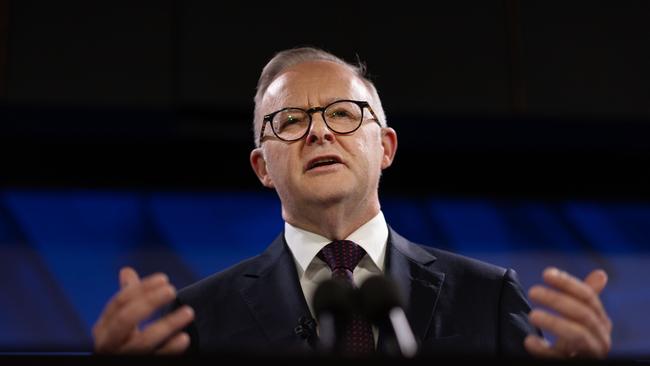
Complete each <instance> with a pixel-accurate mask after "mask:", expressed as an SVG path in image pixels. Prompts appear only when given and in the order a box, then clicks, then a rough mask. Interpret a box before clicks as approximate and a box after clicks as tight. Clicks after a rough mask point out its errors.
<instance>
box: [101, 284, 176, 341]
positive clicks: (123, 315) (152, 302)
mask: <svg viewBox="0 0 650 366" xmlns="http://www.w3.org/2000/svg"><path fill="white" fill-rule="evenodd" d="M175 296H176V290H175V289H174V287H173V286H171V285H169V284H167V285H164V286H162V287H160V288H158V289H156V290H153V291H149V292H147V293H145V294H142V295H141V296H138V297H136V298H134V299H133V301H131V302H129V303H128V304H127V305H125V306H123V307H122V308H120V309H119V310H117V311H116V312H115V313H114V314H113V315H112V316H111V317H110V318H107V319H106V320H105V322H104V324H103V326H102V329H101V334H100V337H101V341H103V342H104V346H105V347H108V348H109V349H113V348H115V347H117V346H118V345H121V344H123V343H124V342H125V341H126V339H127V338H128V336H129V335H130V334H131V333H132V332H133V330H134V329H135V328H136V327H137V325H138V324H139V323H140V322H142V321H143V320H145V319H146V318H148V317H150V316H151V315H152V314H153V312H154V311H156V310H157V309H159V308H160V307H162V306H163V305H165V304H167V303H169V302H170V301H172V300H173V299H174V298H175Z"/></svg>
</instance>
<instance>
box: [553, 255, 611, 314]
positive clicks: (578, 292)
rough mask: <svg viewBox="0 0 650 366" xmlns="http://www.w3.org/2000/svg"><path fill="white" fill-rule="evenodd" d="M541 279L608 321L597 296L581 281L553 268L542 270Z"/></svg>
mask: <svg viewBox="0 0 650 366" xmlns="http://www.w3.org/2000/svg"><path fill="white" fill-rule="evenodd" d="M543 277H544V282H546V283H547V284H549V285H551V286H552V287H555V288H556V289H558V290H561V291H563V292H566V293H568V294H571V295H573V296H574V297H576V298H578V299H579V300H580V301H582V302H583V303H585V304H587V305H589V306H590V307H591V308H592V309H594V310H595V311H596V314H598V316H599V317H600V318H601V319H603V320H605V319H609V318H608V317H607V313H606V312H605V309H604V308H603V304H602V303H601V302H600V298H599V297H598V294H597V293H596V292H595V291H594V290H593V289H592V288H591V287H590V286H587V284H585V283H584V282H582V281H581V280H579V279H577V278H575V277H573V276H572V275H570V274H568V273H566V272H564V271H560V270H559V269H557V268H554V267H550V268H547V269H546V270H544V274H543Z"/></svg>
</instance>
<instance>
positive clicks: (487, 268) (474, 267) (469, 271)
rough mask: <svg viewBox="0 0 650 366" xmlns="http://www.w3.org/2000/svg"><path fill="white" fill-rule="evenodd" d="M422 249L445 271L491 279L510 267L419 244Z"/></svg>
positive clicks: (504, 272)
mask: <svg viewBox="0 0 650 366" xmlns="http://www.w3.org/2000/svg"><path fill="white" fill-rule="evenodd" d="M419 246H420V247H421V248H422V249H424V250H426V251H428V252H429V253H431V254H432V255H434V256H435V257H436V258H437V260H436V262H435V266H436V267H437V268H439V269H440V270H442V271H444V272H445V273H457V274H464V275H468V276H479V277H484V278H491V279H500V278H503V276H504V275H506V273H507V272H508V271H512V270H511V269H507V268H505V267H502V266H499V265H495V264H492V263H488V262H485V261H483V260H480V259H476V258H472V257H469V256H466V255H462V254H459V253H453V252H450V251H448V250H444V249H438V248H433V247H427V246H424V245H419Z"/></svg>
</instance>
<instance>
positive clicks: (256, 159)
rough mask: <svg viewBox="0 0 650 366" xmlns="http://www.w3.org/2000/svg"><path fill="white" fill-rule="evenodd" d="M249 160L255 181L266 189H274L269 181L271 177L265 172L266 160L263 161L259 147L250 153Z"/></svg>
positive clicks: (262, 152)
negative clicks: (255, 176) (257, 180)
mask: <svg viewBox="0 0 650 366" xmlns="http://www.w3.org/2000/svg"><path fill="white" fill-rule="evenodd" d="M250 160H251V166H252V167H253V171H254V172H255V175H257V179H259V180H260V182H262V185H264V187H267V188H274V186H273V180H271V176H270V175H269V172H268V171H267V170H266V160H264V151H262V148H261V147H258V148H255V149H253V151H251V156H250Z"/></svg>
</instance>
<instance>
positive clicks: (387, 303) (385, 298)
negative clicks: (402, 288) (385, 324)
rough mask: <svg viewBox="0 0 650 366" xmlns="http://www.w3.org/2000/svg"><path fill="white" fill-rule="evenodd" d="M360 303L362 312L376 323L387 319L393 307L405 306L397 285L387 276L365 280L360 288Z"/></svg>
mask: <svg viewBox="0 0 650 366" xmlns="http://www.w3.org/2000/svg"><path fill="white" fill-rule="evenodd" d="M359 303H360V306H361V309H362V313H363V314H365V315H366V317H367V318H368V320H370V321H371V322H373V323H375V324H377V323H380V322H382V321H383V320H384V319H386V318H387V317H388V313H389V312H390V311H391V310H392V309H393V308H396V307H399V308H401V307H402V306H403V305H402V301H401V298H400V294H399V290H398V288H397V285H396V284H395V282H393V281H392V280H391V279H390V278H388V277H385V276H373V277H370V278H368V279H367V280H366V281H364V283H363V284H362V285H361V287H360V288H359Z"/></svg>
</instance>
